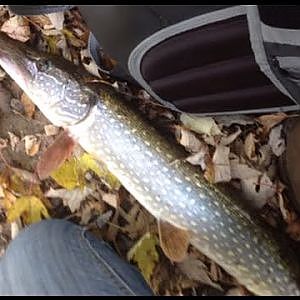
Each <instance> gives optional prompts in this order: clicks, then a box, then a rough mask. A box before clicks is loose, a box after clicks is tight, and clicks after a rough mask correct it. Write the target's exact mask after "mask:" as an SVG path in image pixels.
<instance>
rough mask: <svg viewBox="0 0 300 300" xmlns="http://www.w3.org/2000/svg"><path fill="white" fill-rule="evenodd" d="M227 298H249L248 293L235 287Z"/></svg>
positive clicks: (230, 290)
mask: <svg viewBox="0 0 300 300" xmlns="http://www.w3.org/2000/svg"><path fill="white" fill-rule="evenodd" d="M226 296H247V292H246V291H245V289H244V288H242V287H234V288H231V289H229V290H228V291H227V293H226Z"/></svg>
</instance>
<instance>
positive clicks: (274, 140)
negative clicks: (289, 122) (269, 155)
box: [268, 125, 285, 156]
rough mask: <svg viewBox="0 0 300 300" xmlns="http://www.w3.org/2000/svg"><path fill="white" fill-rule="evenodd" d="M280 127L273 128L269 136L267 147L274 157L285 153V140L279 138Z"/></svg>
mask: <svg viewBox="0 0 300 300" xmlns="http://www.w3.org/2000/svg"><path fill="white" fill-rule="evenodd" d="M281 130H282V125H279V126H276V127H274V128H273V129H272V130H271V132H270V135H269V143H268V144H269V145H270V147H271V149H272V151H273V153H274V154H275V155H276V156H280V155H281V154H282V153H283V152H284V151H285V140H284V139H283V138H282V137H281Z"/></svg>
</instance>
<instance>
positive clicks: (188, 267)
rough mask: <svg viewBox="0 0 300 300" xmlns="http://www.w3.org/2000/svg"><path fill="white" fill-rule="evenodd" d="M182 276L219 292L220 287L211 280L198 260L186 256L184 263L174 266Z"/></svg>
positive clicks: (206, 270) (205, 268)
mask: <svg viewBox="0 0 300 300" xmlns="http://www.w3.org/2000/svg"><path fill="white" fill-rule="evenodd" d="M176 265H177V266H178V268H179V269H180V270H181V272H182V273H183V274H185V275H186V276H187V277H188V278H190V279H193V280H196V281H199V282H201V283H203V284H206V285H208V286H212V287H214V288H216V289H218V290H220V291H223V289H222V287H221V286H220V285H219V284H218V283H216V282H213V281H212V280H211V278H210V277H209V271H208V268H207V266H206V265H205V264H204V263H203V262H202V261H201V260H199V259H197V258H194V257H193V256H188V257H187V258H186V259H185V260H184V261H182V262H180V263H177V264H176Z"/></svg>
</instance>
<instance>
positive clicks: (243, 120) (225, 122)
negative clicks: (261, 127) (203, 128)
mask: <svg viewBox="0 0 300 300" xmlns="http://www.w3.org/2000/svg"><path fill="white" fill-rule="evenodd" d="M214 119H215V121H216V122H217V123H218V125H219V126H220V127H223V126H225V127H230V126H231V125H232V124H238V125H252V124H254V120H253V118H250V117H249V116H245V115H229V116H215V117H214Z"/></svg>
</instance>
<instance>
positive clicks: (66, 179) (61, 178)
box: [51, 157, 84, 190]
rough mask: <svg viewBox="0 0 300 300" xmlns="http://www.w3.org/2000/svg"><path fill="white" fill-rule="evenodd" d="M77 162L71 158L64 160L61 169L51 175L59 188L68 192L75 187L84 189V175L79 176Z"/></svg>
mask: <svg viewBox="0 0 300 300" xmlns="http://www.w3.org/2000/svg"><path fill="white" fill-rule="evenodd" d="M79 172H80V166H79V164H78V160H77V159H76V158H75V157H72V158H71V159H69V160H66V161H65V162H64V163H63V164H62V165H61V167H59V168H58V169H57V170H55V171H54V172H52V173H51V177H52V178H53V179H54V180H55V181H56V182H57V183H58V184H59V185H61V186H63V187H64V188H66V189H68V190H73V189H74V188H76V187H81V188H83V187H84V176H83V175H84V174H79Z"/></svg>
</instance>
